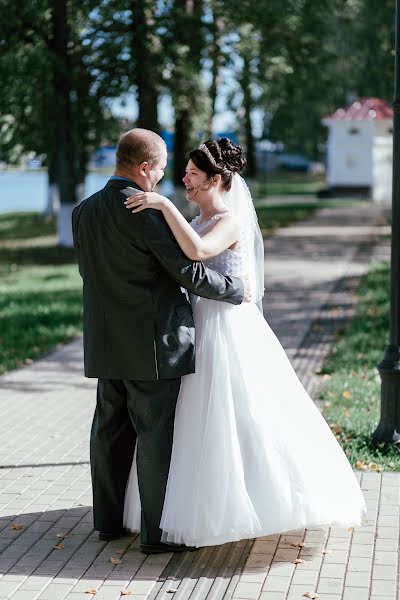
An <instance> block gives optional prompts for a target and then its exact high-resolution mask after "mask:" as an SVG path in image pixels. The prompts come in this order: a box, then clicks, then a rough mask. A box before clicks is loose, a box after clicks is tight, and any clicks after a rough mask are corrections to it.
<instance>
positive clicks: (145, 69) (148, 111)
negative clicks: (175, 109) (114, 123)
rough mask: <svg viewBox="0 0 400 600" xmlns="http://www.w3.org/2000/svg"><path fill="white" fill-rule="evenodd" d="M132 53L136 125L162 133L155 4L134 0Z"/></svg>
mask: <svg viewBox="0 0 400 600" xmlns="http://www.w3.org/2000/svg"><path fill="white" fill-rule="evenodd" d="M131 11H132V54H133V56H134V64H135V66H136V68H135V83H136V87H137V100H138V106H139V114H138V120H137V126H138V127H143V128H145V129H150V130H151V131H155V132H157V133H158V132H159V130H160V127H159V123H158V96H159V93H158V88H157V85H156V82H157V80H158V70H159V68H158V67H159V64H158V61H159V58H158V57H155V56H154V50H153V47H152V40H151V34H152V29H153V27H154V26H153V22H154V18H155V16H154V3H153V2H151V1H149V0H140V1H139V0H132V2H131Z"/></svg>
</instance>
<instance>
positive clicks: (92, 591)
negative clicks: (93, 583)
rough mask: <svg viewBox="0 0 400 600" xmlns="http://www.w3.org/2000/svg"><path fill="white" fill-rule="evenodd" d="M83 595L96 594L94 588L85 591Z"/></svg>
mask: <svg viewBox="0 0 400 600" xmlns="http://www.w3.org/2000/svg"><path fill="white" fill-rule="evenodd" d="M85 594H97V590H95V589H94V588H93V589H92V590H86V592H85Z"/></svg>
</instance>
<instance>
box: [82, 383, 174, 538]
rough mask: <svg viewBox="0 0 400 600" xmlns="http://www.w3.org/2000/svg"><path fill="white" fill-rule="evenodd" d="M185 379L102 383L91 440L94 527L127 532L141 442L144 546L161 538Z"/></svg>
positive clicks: (139, 470)
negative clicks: (129, 490) (129, 491)
mask: <svg viewBox="0 0 400 600" xmlns="http://www.w3.org/2000/svg"><path fill="white" fill-rule="evenodd" d="M180 384H181V379H180V378H176V379H161V380H157V381H132V380H117V379H99V381H98V385H97V404H96V410H95V414H94V418H93V424H92V430H91V438H90V464H91V472H92V487H93V514H94V527H95V529H97V530H98V531H102V532H105V533H111V532H115V531H119V530H121V529H122V527H123V511H124V499H125V491H126V486H127V482H128V477H129V472H130V469H131V466H132V460H133V455H134V450H135V444H136V442H137V473H138V482H139V492H140V500H141V506H142V522H141V542H142V543H143V544H152V543H156V542H159V541H160V539H161V529H160V527H159V525H160V519H161V513H162V509H163V504H164V496H165V488H166V484H167V479H168V471H169V465H170V460H171V450H172V440H173V433H174V418H175V408H176V401H177V399H178V394H179V388H180Z"/></svg>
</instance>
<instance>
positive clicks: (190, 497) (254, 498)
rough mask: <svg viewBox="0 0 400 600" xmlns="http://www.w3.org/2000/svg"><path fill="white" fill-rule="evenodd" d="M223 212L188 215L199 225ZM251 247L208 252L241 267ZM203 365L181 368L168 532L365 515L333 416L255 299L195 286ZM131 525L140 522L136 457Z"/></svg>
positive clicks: (346, 521)
mask: <svg viewBox="0 0 400 600" xmlns="http://www.w3.org/2000/svg"><path fill="white" fill-rule="evenodd" d="M217 218H218V216H217V215H216V217H214V218H212V219H209V220H208V221H205V222H203V223H201V222H200V219H199V217H197V218H196V219H194V221H193V222H192V226H193V227H194V229H195V230H196V231H197V232H198V233H199V235H204V234H205V233H206V232H207V231H209V229H210V228H211V227H212V226H213V225H214V224H215V222H216V219H217ZM244 258H245V257H244V256H243V253H242V252H241V251H240V250H238V251H232V250H226V251H224V252H222V254H220V255H219V256H217V257H215V258H213V259H211V260H208V261H205V262H206V264H207V266H209V267H211V268H213V269H215V270H217V271H219V272H221V273H224V274H226V275H228V274H229V275H236V276H242V274H243V270H244ZM192 305H193V312H194V320H195V326H196V373H194V374H191V375H186V376H185V377H183V378H182V386H181V390H180V394H179V398H178V403H177V409H176V418H175V430H174V443H173V450H172V458H171V467H170V472H169V478H168V484H167V491H166V496H165V503H164V510H163V514H162V519H161V524H160V526H161V528H162V530H163V536H162V539H163V541H167V542H174V543H184V544H187V545H191V546H209V545H214V544H223V543H225V542H231V541H236V540H240V539H245V538H253V537H259V536H265V535H269V534H274V533H279V532H286V531H290V530H297V529H303V528H306V527H312V526H314V527H315V526H322V525H337V526H343V527H350V526H354V525H357V524H360V521H361V517H362V515H363V513H364V512H365V504H364V498H363V495H362V493H361V490H360V487H359V484H358V482H357V479H356V477H355V475H354V473H353V471H352V469H351V466H350V464H349V462H348V460H347V458H346V456H345V454H344V452H343V451H342V449H341V447H340V446H339V444H338V443H337V441H336V439H335V437H334V435H333V434H332V432H331V431H330V429H329V427H328V425H327V423H326V422H325V420H324V418H323V417H322V415H321V414H320V412H319V410H318V409H317V407H316V406H315V404H314V402H313V401H312V400H311V398H310V397H309V396H308V394H307V392H306V391H305V389H304V388H303V386H302V385H301V383H300V381H299V379H298V378H297V376H296V374H295V372H294V370H293V368H292V366H291V364H290V362H289V360H288V358H287V357H286V354H285V352H284V350H283V349H282V347H281V345H280V343H279V341H278V339H277V338H276V337H275V335H274V333H273V332H272V330H271V329H270V327H269V325H268V324H267V322H266V321H265V320H264V318H263V316H262V314H261V313H260V311H259V310H258V308H257V306H256V305H255V304H253V303H243V304H241V305H240V306H234V305H231V304H227V303H225V302H217V301H215V300H207V299H205V298H199V297H194V299H193V303H192ZM124 524H125V526H126V527H127V528H129V529H130V530H132V531H137V530H139V529H140V500H139V495H138V488H137V477H136V461H135V460H134V462H133V467H132V471H131V476H130V480H129V483H128V488H127V493H126V499H125V512H124Z"/></svg>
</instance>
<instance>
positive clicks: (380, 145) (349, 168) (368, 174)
mask: <svg viewBox="0 0 400 600" xmlns="http://www.w3.org/2000/svg"><path fill="white" fill-rule="evenodd" d="M322 123H323V124H324V125H326V126H327V127H328V128H329V135H328V145H327V184H328V188H329V190H331V191H332V192H333V193H334V194H342V195H343V194H351V193H354V194H367V195H369V196H371V197H372V199H373V200H375V201H376V202H390V200H391V184H392V154H393V145H392V134H393V110H392V107H391V106H390V105H389V104H388V103H387V102H385V101H384V100H380V99H379V98H360V99H358V100H355V101H354V102H352V103H351V104H350V105H349V106H347V107H346V108H338V109H337V110H336V111H335V112H334V113H333V114H332V115H329V116H328V117H326V118H325V119H323V120H322Z"/></svg>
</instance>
